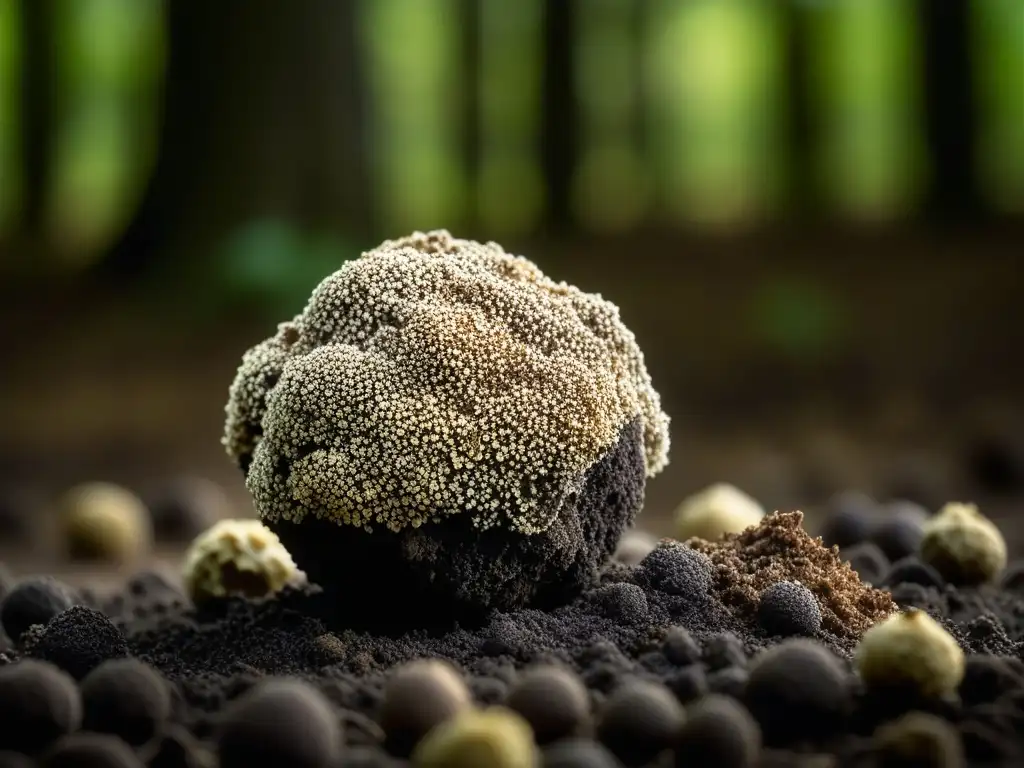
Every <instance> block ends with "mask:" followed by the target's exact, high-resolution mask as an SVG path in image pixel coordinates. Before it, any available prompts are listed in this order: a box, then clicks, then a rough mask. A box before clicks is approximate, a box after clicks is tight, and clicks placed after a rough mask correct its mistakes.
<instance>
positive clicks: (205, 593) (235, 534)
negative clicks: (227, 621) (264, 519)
mask: <svg viewBox="0 0 1024 768" xmlns="http://www.w3.org/2000/svg"><path fill="white" fill-rule="evenodd" d="M183 577H184V582H185V589H186V590H187V591H188V594H189V597H191V598H192V600H193V601H194V602H196V603H201V602H203V601H205V600H209V599H211V598H218V597H226V596H229V595H244V596H247V597H264V596H265V595H269V594H273V593H274V592H278V591H280V590H281V589H284V587H286V586H287V585H289V584H298V583H301V582H302V581H303V574H302V571H300V570H299V569H298V568H297V567H296V566H295V562H294V561H293V560H292V556H291V555H290V554H289V553H288V550H287V549H285V548H284V545H282V544H281V540H280V539H279V538H278V537H277V536H276V535H275V534H274V532H273V531H271V530H269V529H268V528H267V527H266V526H265V525H263V524H262V523H261V522H260V521H259V520H245V519H242V520H221V521H220V522H218V523H214V524H213V525H212V526H210V528H209V529H208V530H206V531H205V532H204V533H202V534H200V535H199V536H197V537H196V539H195V541H193V542H192V545H191V546H190V547H189V549H188V551H187V552H186V553H185V560H184V566H183Z"/></svg>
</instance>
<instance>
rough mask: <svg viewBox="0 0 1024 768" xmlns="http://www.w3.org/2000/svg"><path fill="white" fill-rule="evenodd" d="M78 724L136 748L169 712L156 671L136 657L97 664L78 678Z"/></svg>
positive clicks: (164, 688) (166, 692)
mask: <svg viewBox="0 0 1024 768" xmlns="http://www.w3.org/2000/svg"><path fill="white" fill-rule="evenodd" d="M81 690H82V709H83V717H82V727H83V728H85V729H86V730H87V731H96V732H98V733H112V734H114V735H115V736H120V737H121V738H122V739H124V740H125V741H126V742H127V743H129V744H131V745H132V746H135V747H138V746H142V745H143V744H146V743H147V742H148V741H149V740H150V739H152V738H153V736H155V735H156V733H157V731H158V730H159V728H160V727H161V726H162V725H163V723H164V721H165V720H166V719H167V718H168V716H169V715H170V712H171V695H170V691H169V690H168V688H167V683H166V682H165V681H164V679H163V677H161V675H160V673H159V672H157V671H156V670H154V669H153V668H152V667H150V666H149V665H148V664H144V663H142V662H141V661H137V660H136V659H114V660H112V661H107V662H104V663H103V664H100V665H99V666H98V667H97V668H96V669H94V670H93V671H92V672H90V673H89V674H88V675H86V676H85V678H84V679H83V680H82V684H81Z"/></svg>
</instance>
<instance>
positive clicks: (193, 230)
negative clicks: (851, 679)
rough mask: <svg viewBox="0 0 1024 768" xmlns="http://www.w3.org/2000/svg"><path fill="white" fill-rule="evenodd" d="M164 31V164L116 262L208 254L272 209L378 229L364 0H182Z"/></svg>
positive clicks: (122, 266) (126, 269)
mask: <svg viewBox="0 0 1024 768" xmlns="http://www.w3.org/2000/svg"><path fill="white" fill-rule="evenodd" d="M34 1H35V0H33V2H34ZM166 29H167V41H168V61H167V68H166V79H165V85H164V93H163V115H162V131H161V139H160V146H159V150H158V155H157V159H156V164H155V167H154V170H153V174H152V177H151V179H150V183H149V185H148V188H147V190H146V192H145V193H144V195H143V199H142V202H141V204H140V206H139V208H138V210H137V212H136V215H135V217H134V219H133V221H132V222H131V223H130V225H129V226H128V228H127V230H126V231H125V233H124V234H123V236H122V237H121V239H120V241H119V242H118V243H117V244H116V245H115V247H114V248H113V249H112V250H111V252H110V254H109V255H108V258H107V259H105V260H104V262H103V265H102V267H101V269H102V270H103V271H104V272H105V273H108V274H109V273H114V274H122V275H134V274H138V273H141V272H143V271H146V270H148V268H149V267H151V266H153V267H155V266H157V265H158V264H160V263H166V262H167V261H169V260H179V259H183V258H184V259H195V258H202V257H203V256H205V255H208V254H209V252H210V249H211V247H213V246H215V245H216V243H217V241H218V239H219V238H221V237H222V236H223V235H225V234H226V233H228V232H230V231H231V230H232V228H234V227H237V226H238V225H241V224H244V223H245V222H247V221H250V220H253V219H257V218H262V217H276V218H284V219H287V220H288V221H290V222H292V223H295V224H298V225H304V226H308V227H310V228H315V229H316V230H317V231H321V232H334V233H342V234H346V235H360V234H364V233H366V232H367V231H368V230H369V229H371V228H372V223H371V220H370V213H371V212H370V210H369V207H368V202H367V201H369V200H370V199H371V195H370V193H369V190H368V183H369V178H368V173H367V163H366V153H365V148H364V134H363V126H364V124H365V123H364V120H363V116H364V105H363V102H362V93H363V92H362V88H361V87H360V86H361V81H362V78H361V72H360V68H359V62H360V57H359V55H358V50H357V45H358V30H357V19H356V3H355V2H354V1H352V0H343V1H338V0H305V1H304V2H302V3H281V2H279V0H246V1H244V2H243V0H218V1H217V2H208V0H174V2H168V3H167V4H166Z"/></svg>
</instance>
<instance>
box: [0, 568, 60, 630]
mask: <svg viewBox="0 0 1024 768" xmlns="http://www.w3.org/2000/svg"><path fill="white" fill-rule="evenodd" d="M74 604H75V595H74V593H73V592H72V591H71V589H70V588H69V587H67V586H66V585H64V584H62V583H61V582H59V581H57V580H56V579H54V578H51V577H50V576H36V577H32V578H29V579H25V580H24V581H22V582H20V583H19V584H17V586H15V587H14V589H12V590H11V591H10V592H9V593H8V594H7V597H5V598H4V602H3V606H0V621H2V622H3V625H4V631H5V632H6V633H7V636H8V637H10V638H11V639H12V640H14V641H17V640H18V638H20V637H21V635H22V634H23V633H24V632H25V630H27V629H28V628H29V627H31V626H32V625H33V624H46V623H47V622H48V621H49V620H50V619H52V618H53V617H54V616H56V615H57V614H58V613H61V612H62V611H66V610H67V609H68V608H70V607H71V606H72V605H74Z"/></svg>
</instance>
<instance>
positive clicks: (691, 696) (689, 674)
mask: <svg viewBox="0 0 1024 768" xmlns="http://www.w3.org/2000/svg"><path fill="white" fill-rule="evenodd" d="M665 685H666V686H667V687H668V689H669V690H670V691H672V693H674V694H675V697H676V699H678V700H679V703H680V704H689V703H690V702H691V701H696V700H697V699H699V698H701V697H702V696H704V695H705V694H707V692H708V690H709V688H710V686H709V685H708V675H707V673H706V672H705V671H704V667H702V666H701V665H700V664H691V665H689V666H688V667H683V668H682V669H677V670H675V671H673V672H670V673H669V674H668V677H666V678H665Z"/></svg>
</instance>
